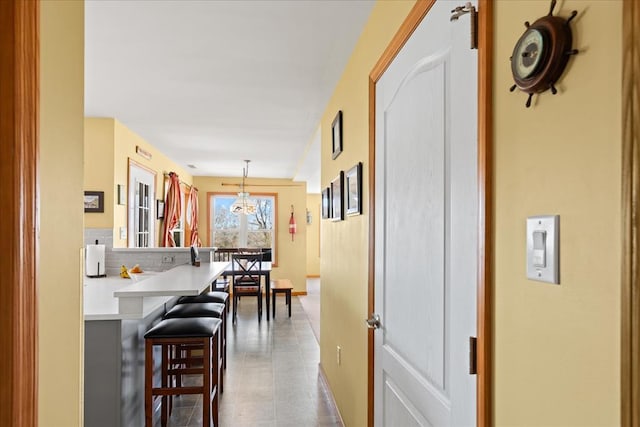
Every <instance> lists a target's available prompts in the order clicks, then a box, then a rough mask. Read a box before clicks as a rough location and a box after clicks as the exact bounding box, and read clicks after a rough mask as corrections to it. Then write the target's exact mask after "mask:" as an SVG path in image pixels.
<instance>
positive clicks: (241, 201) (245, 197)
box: [230, 160, 256, 215]
mask: <svg viewBox="0 0 640 427" xmlns="http://www.w3.org/2000/svg"><path fill="white" fill-rule="evenodd" d="M250 161H251V160H245V161H244V162H245V163H246V166H245V167H244V168H242V184H240V191H239V192H238V198H237V199H236V200H235V202H233V204H232V205H231V207H230V210H231V213H233V214H236V215H243V214H244V215H251V214H255V213H256V203H255V202H254V201H253V200H251V199H249V193H248V192H247V191H245V189H244V180H245V178H246V177H247V176H248V175H249V162H250Z"/></svg>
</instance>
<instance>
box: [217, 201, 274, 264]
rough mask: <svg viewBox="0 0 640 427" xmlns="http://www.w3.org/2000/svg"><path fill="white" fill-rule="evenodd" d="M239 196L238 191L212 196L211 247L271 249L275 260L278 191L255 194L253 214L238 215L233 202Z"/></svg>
mask: <svg viewBox="0 0 640 427" xmlns="http://www.w3.org/2000/svg"><path fill="white" fill-rule="evenodd" d="M237 198H238V196H237V195H235V194H219V193H218V194H217V193H212V194H210V195H209V218H210V220H211V224H209V230H210V233H211V235H210V236H209V237H210V242H211V246H217V247H219V248H271V250H272V257H273V260H274V262H275V259H276V258H275V255H276V254H275V238H276V235H277V233H276V231H277V229H276V213H277V212H276V205H277V195H276V194H252V195H250V196H249V199H250V200H251V201H252V202H253V203H255V205H256V211H255V213H251V214H246V215H245V214H234V213H232V212H231V205H232V204H233V202H235V201H236V199H237Z"/></svg>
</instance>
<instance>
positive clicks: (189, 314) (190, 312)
mask: <svg viewBox="0 0 640 427" xmlns="http://www.w3.org/2000/svg"><path fill="white" fill-rule="evenodd" d="M198 317H214V318H218V319H220V320H221V321H222V326H221V327H220V329H221V330H222V331H221V334H220V335H221V340H220V348H221V351H220V353H221V354H222V357H221V360H220V361H221V362H222V368H223V369H226V368H227V323H226V320H225V318H226V309H225V305H224V304H220V303H218V302H194V303H190V304H176V305H174V306H173V307H172V308H171V310H169V311H167V312H166V313H165V315H164V318H165V319H185V320H187V319H189V318H198ZM223 391H224V377H222V376H221V377H220V393H222V392H223Z"/></svg>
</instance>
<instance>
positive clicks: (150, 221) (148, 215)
mask: <svg viewBox="0 0 640 427" xmlns="http://www.w3.org/2000/svg"><path fill="white" fill-rule="evenodd" d="M155 182H156V176H155V174H154V173H152V172H149V171H148V170H146V169H144V168H141V167H138V166H136V165H135V164H132V163H129V197H128V199H129V203H128V209H129V215H128V218H129V221H128V225H127V227H128V233H127V235H128V245H129V247H130V248H153V247H155V234H156V233H155V223H156V221H155V215H154V212H155V193H156V184H155Z"/></svg>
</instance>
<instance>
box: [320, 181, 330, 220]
mask: <svg viewBox="0 0 640 427" xmlns="http://www.w3.org/2000/svg"><path fill="white" fill-rule="evenodd" d="M330 215H331V189H330V188H329V187H327V188H325V189H324V190H322V218H323V219H328V218H329V216H330Z"/></svg>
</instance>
